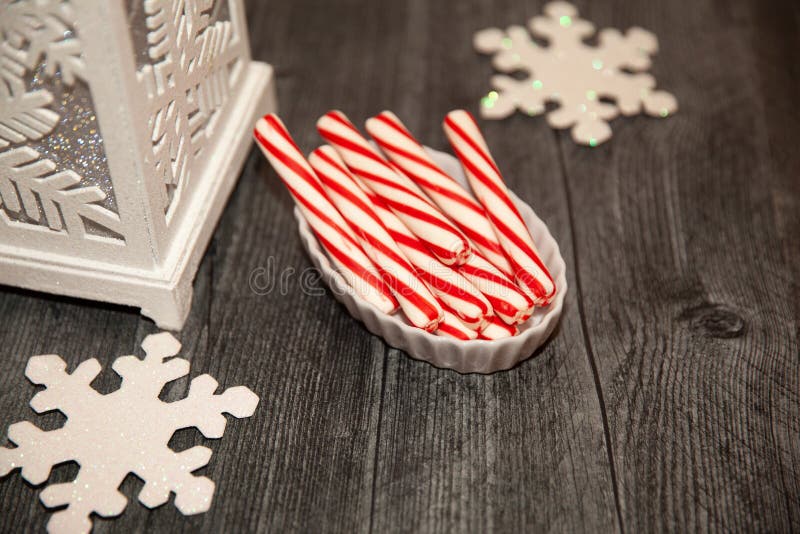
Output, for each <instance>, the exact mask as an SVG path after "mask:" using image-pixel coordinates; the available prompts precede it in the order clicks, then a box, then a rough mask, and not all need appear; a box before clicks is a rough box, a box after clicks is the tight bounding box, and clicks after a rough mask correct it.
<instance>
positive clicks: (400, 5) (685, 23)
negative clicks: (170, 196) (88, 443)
mask: <svg viewBox="0 0 800 534" xmlns="http://www.w3.org/2000/svg"><path fill="white" fill-rule="evenodd" d="M247 4H248V5H247V7H248V14H249V17H250V19H249V23H250V32H251V36H250V37H251V43H252V48H253V53H254V56H255V57H256V58H257V59H262V60H266V61H270V62H271V63H273V64H274V65H275V66H276V68H277V79H278V95H279V100H280V106H281V116H282V117H283V118H284V120H285V121H286V123H287V125H288V126H289V128H290V129H291V130H292V132H293V133H294V134H295V136H296V138H297V141H298V142H299V144H300V145H301V148H303V149H304V150H310V149H312V148H314V147H315V146H316V145H317V144H318V143H319V138H318V136H317V134H316V132H315V130H314V127H313V124H314V122H315V120H316V118H317V117H318V116H319V115H321V114H322V113H324V112H325V111H327V110H328V109H329V108H331V107H339V108H341V109H342V110H344V111H345V112H347V113H348V114H349V115H350V116H351V117H352V118H353V119H354V120H355V121H357V122H363V120H364V119H365V118H366V117H368V116H369V115H371V114H373V113H376V112H378V111H380V110H381V109H384V108H390V109H393V110H394V111H395V112H397V113H398V114H399V115H400V116H401V117H402V118H403V119H404V120H405V121H406V122H407V123H408V125H409V126H410V127H411V129H412V130H413V131H414V132H416V133H417V134H418V135H419V137H420V138H422V139H423V140H425V142H427V143H428V144H430V145H431V146H434V147H436V148H444V147H445V146H446V143H445V140H444V137H443V135H442V133H441V129H440V126H439V123H440V120H441V118H442V117H443V115H444V114H445V113H446V112H447V111H448V110H450V109H453V108H456V107H466V108H468V109H473V110H474V109H475V104H476V102H477V100H478V98H479V97H480V95H481V94H482V93H483V92H485V91H486V89H487V87H488V79H489V76H490V75H491V72H492V69H491V67H490V64H489V60H488V59H487V58H484V57H480V56H478V55H476V54H475V53H474V52H473V51H472V49H471V45H470V42H471V36H472V33H473V32H474V31H476V30H478V29H481V28H483V27H486V26H490V25H499V26H505V25H509V24H518V23H523V22H524V21H525V20H527V19H528V18H529V17H531V16H533V15H535V14H537V13H539V12H540V11H541V8H542V6H543V2H527V1H522V0H498V1H494V2H481V1H477V0H472V1H444V0H439V1H436V2H432V1H429V0H407V1H404V2H393V1H388V0H387V1H376V0H373V1H369V2H367V1H363V0H335V1H334V0H326V1H324V2H322V1H313V0H292V1H287V2H258V1H255V0H252V1H250V2H248V3H247ZM578 6H579V7H580V8H581V10H582V13H583V14H584V15H586V17H587V18H589V19H591V20H593V21H594V22H596V23H597V24H598V25H599V26H616V27H622V28H625V27H628V26H631V25H641V26H643V27H646V28H648V29H652V30H653V31H655V32H656V33H657V34H658V35H659V38H660V43H661V48H662V50H661V53H660V54H659V55H658V56H657V59H656V63H655V67H654V69H653V71H654V73H655V74H656V76H657V77H658V79H659V81H660V85H662V86H663V87H665V88H667V89H669V90H671V91H673V92H674V93H675V94H676V95H677V96H678V98H679V101H680V105H681V110H680V112H679V113H678V114H677V115H676V116H675V117H672V118H670V119H668V120H666V121H657V120H654V119H650V118H645V117H637V118H633V119H625V120H617V121H615V122H614V123H613V128H614V138H613V139H612V140H611V141H610V142H609V143H608V144H606V145H603V146H602V147H600V148H598V149H594V150H591V149H586V148H582V147H577V146H575V145H574V144H573V143H572V141H571V140H570V139H569V137H568V134H567V133H554V132H552V131H551V130H550V129H549V128H548V127H547V126H546V124H545V122H544V120H543V119H529V118H527V117H523V116H516V117H513V118H510V119H507V120H505V121H501V122H490V123H489V122H487V123H483V126H484V128H485V133H486V137H487V139H488V141H489V143H490V145H491V147H492V149H493V150H494V153H495V156H496V158H497V160H498V161H499V162H500V164H501V167H502V168H503V169H504V170H505V171H506V175H507V178H508V180H509V182H510V184H511V186H512V188H513V189H514V190H515V191H516V192H517V193H518V194H519V195H520V196H521V197H522V198H524V199H525V200H527V201H528V202H530V203H531V204H532V205H533V206H534V208H535V209H536V211H537V213H538V214H539V215H540V216H541V217H542V218H543V219H544V220H545V221H546V222H547V223H548V225H549V226H550V228H551V231H552V232H553V234H554V236H555V237H556V239H557V240H558V241H559V243H560V245H561V249H562V253H563V254H564V257H565V259H566V261H567V268H568V283H569V285H570V291H569V294H568V296H567V302H566V306H565V310H564V315H563V317H562V320H561V324H560V326H559V329H558V330H557V332H556V333H555V335H554V336H553V338H552V339H551V340H550V342H548V343H547V344H546V345H545V346H544V347H543V348H542V349H541V350H540V351H539V353H538V354H537V355H536V356H535V357H534V358H533V359H531V360H529V361H527V362H525V363H523V364H521V365H520V366H518V367H517V368H516V369H514V370H512V371H509V372H506V373H500V374H497V375H493V376H489V377H482V376H462V375H458V374H456V373H453V372H450V371H442V370H437V369H434V368H433V367H431V366H429V365H428V364H425V363H422V362H417V361H414V360H412V359H410V358H408V357H407V356H406V355H405V354H403V353H402V352H400V351H397V350H394V349H389V348H387V347H386V346H385V345H384V344H383V342H382V341H381V340H379V339H378V338H375V337H374V336H371V335H369V334H368V333H367V332H366V331H365V330H364V329H363V327H362V326H361V325H360V324H359V323H357V322H356V321H354V320H353V319H351V318H350V317H349V316H348V315H347V314H346V312H345V311H344V309H343V308H342V307H341V306H339V305H338V304H337V303H336V302H335V301H334V300H333V298H332V297H331V296H330V295H329V294H327V293H326V291H325V290H324V288H322V287H320V286H319V283H314V282H313V280H309V279H308V278H305V279H303V280H302V281H301V275H302V276H308V273H305V274H303V272H304V269H306V268H308V267H309V266H310V262H309V260H308V259H307V258H306V257H305V255H304V253H303V250H302V247H301V246H300V244H299V240H298V239H297V234H296V225H295V222H294V219H293V217H292V214H291V207H292V205H291V201H290V199H289V197H288V195H287V194H286V192H285V191H284V190H283V189H282V188H281V186H280V185H279V182H278V180H277V178H276V176H275V174H274V172H273V171H272V170H271V169H270V168H269V165H268V164H266V162H265V161H264V160H263V158H262V157H261V156H260V154H258V153H256V151H253V153H252V154H251V155H250V158H249V159H248V161H247V164H246V166H245V169H244V171H243V173H242V177H241V180H240V183H239V186H238V188H237V189H236V191H235V192H234V194H233V196H232V197H231V200H230V203H229V205H228V208H227V210H226V211H225V214H224V216H223V218H222V220H221V222H220V225H219V228H218V230H217V232H216V234H215V236H214V239H213V242H212V244H211V245H210V247H209V250H208V252H207V254H206V257H205V259H204V261H203V264H202V266H201V269H200V271H199V273H198V276H197V280H196V283H195V302H194V305H193V308H192V312H191V315H190V318H189V322H188V323H187V325H186V327H185V328H184V330H183V331H182V332H181V334H180V336H179V337H180V339H181V341H182V342H183V344H184V350H183V352H182V354H183V355H184V356H185V357H187V358H189V359H190V360H191V361H192V374H191V376H192V377H193V376H197V375H199V374H201V373H205V372H208V373H210V374H211V375H212V376H214V377H216V378H217V379H218V381H219V382H220V385H221V386H222V387H228V386H232V385H238V384H245V385H247V386H249V387H251V388H252V389H253V390H254V391H256V392H257V393H258V394H259V395H260V396H261V399H262V401H261V404H260V406H259V409H258V411H257V412H256V414H255V415H254V416H253V417H252V418H250V419H246V420H234V419H231V420H230V423H229V425H230V426H229V428H228V431H227V432H226V436H225V437H224V438H223V439H221V440H206V439H204V438H202V437H201V436H200V435H199V434H198V433H197V432H195V431H185V432H181V433H179V434H178V435H177V436H176V437H175V438H174V439H173V441H172V445H173V447H175V448H176V449H183V448H187V447H190V446H192V445H194V444H199V443H203V444H206V445H208V446H210V447H211V448H212V449H213V450H214V456H213V457H212V460H211V463H210V464H209V466H207V467H206V468H204V469H203V470H202V472H203V473H204V474H207V475H208V476H210V477H211V478H212V479H213V480H215V481H216V483H217V490H216V495H215V502H214V505H213V507H212V509H211V510H210V511H209V512H208V513H206V514H203V515H199V516H193V517H184V516H182V515H181V514H180V513H178V512H177V511H176V510H175V508H174V507H173V506H172V505H171V504H167V505H165V506H162V507H160V508H158V509H157V510H154V511H150V510H147V509H146V508H144V507H143V506H141V505H139V504H138V503H136V502H135V498H136V494H137V493H138V491H139V488H140V487H141V482H140V481H138V480H136V479H135V478H134V477H130V478H129V479H128V480H126V482H125V483H124V484H123V488H122V491H123V493H125V494H126V495H127V496H128V497H129V499H131V503H130V504H129V506H128V508H127V510H126V511H125V513H124V515H123V516H122V517H120V518H118V519H113V520H101V519H96V520H95V530H96V532H105V531H116V532H145V531H147V532H152V531H155V532H172V531H204V532H222V531H230V532H255V531H274V532H284V531H324V532H353V531H359V532H366V531H425V532H452V531H461V530H466V531H476V532H479V531H480V532H482V531H508V532H511V531H545V530H548V531H549V530H552V531H570V532H571V531H592V532H594V531H602V532H608V531H619V532H624V531H627V532H638V531H655V530H664V529H671V530H716V531H722V530H764V531H787V530H793V529H796V528H798V527H799V526H800V504H799V503H800V477H798V475H799V474H800V473H798V470H800V467H798V466H800V440H798V437H800V411H799V410H798V402H800V399H798V393H799V392H800V389H799V388H800V362H798V357H799V356H800V350H798V337H800V290H798V280H799V279H800V239H797V234H798V231H800V155H798V150H796V148H795V147H794V145H795V144H796V143H795V141H794V138H795V135H796V132H798V131H800V112H798V108H797V107H796V106H794V105H793V99H795V98H797V95H799V94H800V57H799V56H800V31H798V30H799V29H800V28H798V26H800V7H798V6H797V4H796V3H791V2H778V1H773V2H758V1H756V0H737V1H734V2H725V3H720V2H713V1H712V0H698V1H689V0H671V1H669V2H656V3H652V2H649V3H645V2H640V3H629V2H623V1H622V0H604V1H602V2H591V3H590V2H587V1H581V2H578ZM288 267H292V268H294V269H295V270H296V271H295V273H294V275H293V276H291V277H290V278H288V279H286V280H285V283H284V284H283V285H282V287H279V288H277V289H275V290H273V291H270V292H266V293H265V292H262V291H257V290H254V289H253V287H252V286H253V284H252V277H253V276H254V275H257V277H256V282H257V285H260V284H263V283H264V281H265V280H266V278H265V276H267V277H269V275H270V273H271V274H272V275H275V276H277V273H278V272H280V271H282V270H284V269H285V268H288ZM304 287H305V290H304V289H303V288H304ZM309 288H311V289H312V291H309ZM314 290H316V291H314ZM315 292H321V293H322V294H313V293H315ZM155 331H156V329H155V327H154V326H153V325H152V323H150V322H149V321H147V320H144V319H140V318H139V317H138V315H137V314H136V313H135V312H134V311H132V310H128V309H124V308H119V307H114V306H106V305H102V304H93V303H88V302H84V301H78V300H71V299H63V298H57V297H49V296H44V295H40V294H34V293H29V292H24V291H18V290H14V289H9V288H4V289H3V290H2V291H0V361H3V362H4V365H5V370H4V372H3V373H0V426H2V427H3V428H2V432H3V433H4V432H5V428H6V427H7V425H8V424H10V423H12V422H14V421H18V420H21V419H31V420H34V421H35V422H36V423H37V424H40V425H41V426H43V427H44V428H48V429H49V428H53V427H55V426H57V425H58V424H59V421H60V419H59V417H58V416H57V415H48V416H46V417H42V418H39V417H34V414H33V413H32V411H31V410H30V408H29V407H28V405H27V403H28V400H29V399H30V397H31V396H32V395H33V393H34V392H35V391H36V388H34V386H32V385H30V384H29V383H27V382H26V381H24V379H22V376H23V371H24V367H25V363H26V361H27V358H28V357H29V356H31V355H34V354H40V353H58V354H61V355H63V356H64V358H65V359H67V361H68V362H69V364H70V366H71V368H74V366H76V365H77V364H78V362H80V361H81V360H83V359H85V358H87V357H90V356H96V357H98V358H99V359H100V361H101V363H103V364H104V366H106V367H108V366H109V365H110V364H111V362H112V361H113V360H114V358H115V357H117V356H119V355H121V354H126V353H131V352H135V353H137V354H138V353H139V352H138V344H139V343H140V342H141V340H142V339H143V338H144V336H145V335H147V334H149V333H152V332H155ZM117 384H118V379H117V378H116V377H115V375H114V374H113V372H112V371H110V370H108V369H107V370H106V371H104V373H103V374H102V375H101V376H100V377H99V378H98V380H97V381H96V382H95V385H96V387H98V388H99V389H101V390H102V391H110V390H112V389H113V388H114V387H116V385H117ZM187 386H188V380H187V379H182V380H180V381H177V382H176V383H175V384H173V385H172V386H171V387H169V388H167V390H166V392H165V394H164V397H165V398H168V399H174V398H179V397H180V396H182V395H183V394H185V392H186V388H187ZM3 443H4V442H0V444H3ZM76 469H77V468H76V467H75V466H74V465H73V466H64V467H60V468H58V469H57V470H56V472H55V474H54V478H55V479H56V480H68V479H69V478H70V477H72V476H74V475H75V473H76ZM39 491H40V488H32V487H30V486H29V485H27V484H26V483H25V482H23V481H22V480H21V478H20V477H19V475H18V474H14V475H11V476H9V477H8V478H6V479H3V480H2V481H0V531H3V532H5V531H15V532H17V531H18V532H23V531H35V530H40V529H41V528H42V526H43V525H44V524H45V523H46V521H47V518H48V514H47V512H46V511H45V510H44V508H43V507H42V506H41V505H40V504H39V502H38V494H39Z"/></svg>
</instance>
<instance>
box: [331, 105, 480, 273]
mask: <svg viewBox="0 0 800 534" xmlns="http://www.w3.org/2000/svg"><path fill="white" fill-rule="evenodd" d="M317 129H318V130H319V133H320V135H322V137H323V138H325V140H326V141H328V142H329V143H330V144H331V145H333V147H334V148H335V149H336V151H337V152H339V155H340V156H341V157H342V159H343V160H344V161H345V162H346V163H347V166H348V167H349V168H350V170H351V171H352V172H353V174H355V175H356V176H358V177H359V178H361V180H363V181H364V183H366V185H367V186H368V187H369V188H370V189H372V190H373V191H374V192H375V193H376V194H377V195H378V196H379V197H381V198H382V199H383V201H384V202H386V204H387V205H388V206H389V207H390V208H391V209H392V211H393V212H395V213H396V214H397V216H398V217H399V218H400V219H401V220H402V221H403V222H404V223H405V224H406V226H408V228H409V229H410V230H411V231H412V232H414V234H415V235H416V236H417V237H418V238H419V239H420V240H422V242H424V243H425V245H426V246H427V247H428V248H430V249H431V251H432V252H433V253H434V254H436V256H437V257H438V258H439V259H440V260H441V261H442V263H444V264H446V265H460V264H461V263H463V262H464V261H465V260H466V258H468V257H469V255H470V253H471V249H470V245H469V243H468V241H467V238H466V237H464V234H462V233H461V231H459V230H458V229H457V228H456V227H455V226H454V225H453V223H451V222H450V221H449V220H448V219H447V217H445V216H444V215H443V214H442V213H441V212H440V211H439V210H438V209H436V208H435V207H434V206H433V205H432V204H430V203H429V202H428V201H427V200H426V199H425V198H424V197H422V196H421V195H420V194H419V193H418V192H417V191H415V190H414V188H413V187H409V186H408V184H407V183H406V182H407V178H405V177H402V176H399V175H398V174H397V173H396V172H394V170H392V168H391V166H390V165H389V163H388V162H387V161H386V160H385V159H384V158H383V156H381V155H380V154H379V153H378V152H377V151H376V150H375V149H374V148H373V147H372V145H370V143H369V142H368V141H367V140H366V139H364V137H363V136H362V135H361V134H360V133H359V131H358V130H357V129H356V127H355V126H353V124H352V123H351V122H350V121H349V120H348V119H347V117H345V116H344V115H343V114H342V113H341V112H339V111H331V112H328V113H327V114H325V115H324V116H323V117H322V118H320V119H319V121H317Z"/></svg>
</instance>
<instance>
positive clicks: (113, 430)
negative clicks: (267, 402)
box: [0, 333, 258, 533]
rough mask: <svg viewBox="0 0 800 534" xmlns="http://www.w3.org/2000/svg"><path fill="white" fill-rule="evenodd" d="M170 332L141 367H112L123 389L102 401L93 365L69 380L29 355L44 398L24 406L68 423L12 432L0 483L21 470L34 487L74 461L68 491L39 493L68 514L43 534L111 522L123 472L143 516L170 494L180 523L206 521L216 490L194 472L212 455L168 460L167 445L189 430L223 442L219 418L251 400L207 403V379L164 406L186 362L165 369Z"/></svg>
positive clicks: (214, 398)
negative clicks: (182, 518) (137, 487)
mask: <svg viewBox="0 0 800 534" xmlns="http://www.w3.org/2000/svg"><path fill="white" fill-rule="evenodd" d="M180 347H181V345H180V343H178V341H177V340H176V339H175V338H174V337H172V335H170V334H168V333H161V334H155V335H151V336H148V337H147V338H145V340H144V342H143V343H142V348H143V349H144V350H145V352H146V353H147V356H146V357H145V359H144V360H140V359H139V358H137V357H135V356H122V357H121V358H118V359H117V360H116V361H115V362H114V364H113V366H112V368H113V369H114V371H115V372H116V373H117V374H118V375H120V376H121V377H122V385H121V386H120V388H119V389H117V390H116V391H114V392H112V393H109V394H108V395H102V394H100V393H98V392H97V391H96V390H94V389H93V388H92V387H91V386H90V384H91V382H92V380H94V379H95V377H96V376H97V375H98V374H99V373H100V370H101V367H100V363H99V362H98V361H97V360H95V359H91V360H87V361H84V362H83V363H81V364H80V365H79V366H78V368H77V369H75V371H74V372H73V373H72V374H67V372H66V364H65V363H64V360H62V359H61V358H60V357H59V356H56V355H47V356H34V357H33V358H31V359H30V360H29V361H28V366H27V368H26V369H25V376H27V377H28V378H29V379H30V381H31V382H33V383H34V384H40V385H44V386H45V387H46V389H45V390H43V391H40V392H39V393H37V394H36V395H35V396H34V397H33V399H31V402H30V405H31V408H33V409H34V411H36V412H37V413H40V414H41V413H45V412H49V411H52V410H59V411H60V412H62V413H63V414H64V415H66V416H67V422H66V423H65V424H64V426H63V427H61V428H59V429H57V430H53V431H51V432H44V431H42V430H40V429H39V428H37V427H36V426H34V425H33V424H32V423H30V422H28V421H22V422H20V423H15V424H13V425H11V426H10V427H9V429H8V437H9V439H10V440H11V441H12V442H13V443H15V444H16V445H17V446H16V447H15V448H0V476H4V475H6V474H8V473H9V472H11V471H12V470H13V469H16V468H22V477H23V478H24V479H25V480H27V481H28V482H30V483H31V484H37V485H38V484H42V483H43V482H45V481H46V480H47V479H48V478H49V476H50V470H51V468H52V467H53V466H56V465H58V464H61V463H64V462H68V461H70V460H74V461H75V462H77V463H78V464H79V465H80V471H79V473H78V476H77V478H75V480H73V481H72V482H67V483H64V484H55V485H52V486H48V487H47V488H45V489H44V490H43V491H42V493H41V500H42V503H44V505H45V506H46V507H48V508H53V507H57V506H63V505H66V508H65V509H63V510H60V511H58V512H56V513H55V514H53V516H52V517H51V518H50V521H49V523H48V525H47V528H48V530H49V531H50V532H64V533H67V532H69V533H72V532H89V531H90V530H91V529H92V521H91V518H90V515H91V514H92V513H96V514H98V515H100V516H102V517H111V516H116V515H119V514H121V513H122V512H123V510H124V509H125V506H126V505H127V499H126V498H125V496H124V495H123V494H122V493H120V492H119V490H118V488H119V486H120V484H122V481H123V480H124V479H125V477H126V476H127V475H128V474H129V473H135V474H136V475H137V476H138V477H139V478H141V479H142V480H144V483H145V484H144V487H143V488H142V490H141V492H140V493H139V501H140V502H141V503H142V504H144V505H145V506H148V507H150V508H154V507H156V506H160V505H162V504H164V503H166V502H167V501H168V499H169V495H170V493H174V494H175V506H176V507H177V508H178V510H180V512H181V513H183V514H186V515H188V514H197V513H201V512H205V511H207V510H208V509H209V507H210V506H211V500H212V497H213V494H214V482H212V481H211V480H210V479H208V478H206V477H201V476H195V475H193V474H192V472H193V471H196V470H197V469H200V468H201V467H203V466H205V465H206V464H208V462H209V460H210V459H211V449H209V448H207V447H202V446H197V447H192V448H191V449H188V450H185V451H182V452H174V451H173V450H172V449H170V448H169V447H168V446H167V444H168V442H169V440H170V438H171V437H172V435H173V434H174V433H175V432H176V431H177V430H180V429H182V428H189V427H197V428H198V429H199V430H200V432H202V433H203V435H204V436H205V437H207V438H221V437H222V434H223V433H224V432H225V423H226V421H225V416H224V415H223V413H229V414H231V415H233V416H234V417H239V418H241V417H249V416H251V415H252V414H253V412H254V411H255V408H256V405H257V404H258V397H257V396H256V395H255V394H254V393H253V392H252V391H250V390H249V389H247V388H246V387H243V386H239V387H234V388H230V389H228V390H226V391H225V392H224V393H222V394H220V395H215V394H214V391H215V390H216V389H217V385H218V384H217V382H216V380H214V379H213V378H211V377H210V376H209V375H202V376H199V377H197V378H195V379H193V380H192V382H191V385H190V387H189V394H188V395H187V396H186V398H184V399H181V400H178V401H175V402H169V403H167V402H163V401H161V400H160V399H159V398H158V395H159V394H160V393H161V390H162V389H163V388H164V386H165V385H166V384H167V383H168V382H171V381H173V380H175V379H178V378H180V377H182V376H186V375H187V374H188V373H189V362H188V361H186V360H183V359H180V358H174V359H171V360H168V361H164V360H165V358H168V357H170V356H174V355H176V354H177V353H178V351H179V350H180Z"/></svg>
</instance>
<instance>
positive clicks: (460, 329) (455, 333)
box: [436, 306, 478, 341]
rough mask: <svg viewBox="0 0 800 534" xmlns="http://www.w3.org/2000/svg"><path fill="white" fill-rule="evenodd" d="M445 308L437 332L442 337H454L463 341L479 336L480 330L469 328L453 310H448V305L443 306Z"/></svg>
mask: <svg viewBox="0 0 800 534" xmlns="http://www.w3.org/2000/svg"><path fill="white" fill-rule="evenodd" d="M442 307H443V308H445V310H444V319H442V322H440V323H439V329H438V330H436V334H437V335H439V336H442V337H452V338H455V339H460V340H462V341H470V340H472V339H476V338H477V337H478V332H476V331H475V330H472V329H471V328H468V327H467V326H466V325H465V324H464V323H462V322H461V321H460V320H459V318H458V317H456V316H455V315H454V314H453V313H452V312H451V311H449V310H447V307H446V306H442Z"/></svg>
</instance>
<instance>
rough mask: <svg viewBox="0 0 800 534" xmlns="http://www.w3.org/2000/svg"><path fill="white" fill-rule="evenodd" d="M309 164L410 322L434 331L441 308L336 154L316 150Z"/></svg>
mask: <svg viewBox="0 0 800 534" xmlns="http://www.w3.org/2000/svg"><path fill="white" fill-rule="evenodd" d="M309 163H310V164H311V167H312V168H313V169H314V171H316V173H317V176H319V178H320V180H321V181H322V185H323V187H324V188H325V191H326V192H327V193H328V196H329V197H330V199H331V200H332V201H333V203H334V205H335V206H336V207H337V208H338V209H339V212H341V213H345V214H347V221H348V223H349V224H350V228H351V229H352V230H353V232H354V233H355V235H356V237H357V238H358V239H359V242H360V243H361V246H362V247H363V248H364V251H365V252H366V253H367V256H369V258H370V259H371V260H372V262H373V263H374V264H375V265H376V266H377V268H378V271H379V272H380V273H381V275H382V277H383V281H384V282H386V284H387V285H388V286H389V287H390V288H391V290H392V293H394V296H395V298H397V300H398V301H399V302H400V307H401V308H402V309H403V312H404V313H405V314H406V317H408V320H409V322H411V324H413V325H414V326H416V327H417V328H422V329H423V330H427V331H428V332H433V331H434V330H436V329H437V328H438V326H439V321H440V320H441V319H442V315H443V313H444V312H443V311H442V308H441V306H439V303H438V302H437V301H436V298H435V297H434V296H433V295H431V293H430V291H428V289H427V287H426V286H425V283H424V282H423V281H422V280H420V279H419V278H418V277H417V275H416V273H415V270H414V267H413V266H412V265H411V264H410V263H409V262H408V260H407V259H406V257H405V256H404V255H403V252H402V251H401V250H400V248H399V247H398V246H397V243H395V241H394V239H392V237H391V236H390V235H389V232H387V231H386V229H385V228H384V227H383V223H382V222H381V220H380V218H379V217H378V215H376V214H375V211H374V210H373V208H372V206H371V202H370V200H369V199H368V198H367V196H366V195H365V194H364V192H363V191H362V190H361V188H360V187H359V186H358V185H357V184H356V182H355V181H354V180H353V177H352V175H351V174H350V172H349V171H348V170H347V167H346V166H345V164H344V162H343V161H342V160H341V159H340V158H339V155H338V154H337V153H336V151H335V150H334V149H333V148H332V147H330V146H324V147H321V148H318V149H317V150H315V151H314V152H312V153H311V156H310V157H309Z"/></svg>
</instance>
